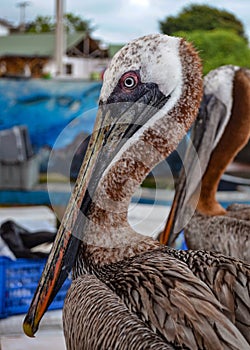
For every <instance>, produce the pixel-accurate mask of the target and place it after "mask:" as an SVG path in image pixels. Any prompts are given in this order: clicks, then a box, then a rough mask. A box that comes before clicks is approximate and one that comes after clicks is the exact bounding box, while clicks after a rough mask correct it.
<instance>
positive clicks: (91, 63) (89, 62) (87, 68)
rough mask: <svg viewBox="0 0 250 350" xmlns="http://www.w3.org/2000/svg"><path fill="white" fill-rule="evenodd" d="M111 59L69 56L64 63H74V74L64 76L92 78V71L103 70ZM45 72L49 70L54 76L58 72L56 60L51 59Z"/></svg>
mask: <svg viewBox="0 0 250 350" xmlns="http://www.w3.org/2000/svg"><path fill="white" fill-rule="evenodd" d="M109 61H110V60H109V59H100V58H95V59H94V58H77V57H67V56H65V57H64V58H63V65H64V66H65V65H66V64H70V65H72V74H71V75H66V74H64V75H63V77H68V78H74V79H87V80H88V79H90V76H91V73H93V72H100V74H101V72H103V71H104V69H105V68H106V67H107V65H108V64H109ZM44 72H46V73H47V72H49V73H50V74H51V75H52V77H54V76H55V74H56V66H55V62H54V61H50V62H49V63H48V64H47V65H46V66H45V67H44Z"/></svg>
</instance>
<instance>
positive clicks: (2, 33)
mask: <svg viewBox="0 0 250 350" xmlns="http://www.w3.org/2000/svg"><path fill="white" fill-rule="evenodd" d="M9 32H10V31H9V29H8V28H6V27H5V26H3V25H2V24H0V36H5V35H8V34H9Z"/></svg>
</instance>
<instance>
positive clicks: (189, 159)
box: [160, 66, 250, 262]
mask: <svg viewBox="0 0 250 350" xmlns="http://www.w3.org/2000/svg"><path fill="white" fill-rule="evenodd" d="M249 137H250V71H249V70H247V69H244V68H240V67H236V66H222V67H220V68H218V69H215V70H213V71H211V72H210V73H209V74H208V75H207V76H206V77H205V79H204V96H203V101H202V104H201V108H200V112H199V115H198V118H197V119H196V122H195V125H194V128H193V134H192V142H193V145H194V148H192V147H190V148H189V149H188V151H187V155H186V158H185V161H184V164H185V165H184V168H183V171H182V173H181V175H180V179H179V181H178V184H177V188H176V194H175V198H174V201H173V204H172V208H171V211H170V214H169V217H168V220H167V224H166V227H165V229H164V231H163V233H162V234H161V237H160V241H161V243H164V244H166V243H167V244H168V245H173V243H174V240H175V239H176V237H177V236H178V233H179V232H180V230H181V229H182V228H183V227H184V226H185V229H184V233H185V239H186V242H187V246H188V248H189V249H206V250H212V251H217V252H221V253H223V254H225V255H230V256H233V257H236V258H240V259H244V260H246V261H248V262H250V241H249V239H250V206H249V205H244V204H235V205H230V206H229V207H228V208H227V210H225V209H224V208H223V207H222V206H221V205H220V204H219V203H218V201H217V200H216V192H217V188H218V185H219V181H220V178H221V176H222V174H223V173H224V171H225V169H226V167H227V166H228V164H229V163H230V162H231V161H232V160H233V159H234V157H235V156H236V154H237V153H238V152H239V151H240V150H241V149H242V148H243V147H244V146H245V145H246V143H247V142H248V140H249ZM197 155H198V158H197ZM198 163H199V164H201V173H199V172H198V167H197V164H198ZM199 175H201V176H199ZM196 205H197V207H196V210H195V213H194V215H193V212H194V209H195V206H196ZM190 218H191V219H190Z"/></svg>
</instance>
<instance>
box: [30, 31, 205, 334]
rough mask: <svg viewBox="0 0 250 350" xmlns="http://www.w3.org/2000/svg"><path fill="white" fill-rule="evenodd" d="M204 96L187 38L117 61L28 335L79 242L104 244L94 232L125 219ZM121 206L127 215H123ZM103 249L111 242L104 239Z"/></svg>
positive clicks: (154, 41) (136, 46) (127, 49)
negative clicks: (140, 186) (135, 193)
mask: <svg viewBox="0 0 250 350" xmlns="http://www.w3.org/2000/svg"><path fill="white" fill-rule="evenodd" d="M201 96H202V77H201V63H200V59H199V57H198V55H197V53H196V52H195V50H194V48H193V47H192V45H191V44H189V43H187V42H186V41H185V40H184V39H182V38H177V37H169V36H167V35H162V34H155V35H148V36H144V37H142V38H139V39H137V40H134V41H132V42H130V43H129V44H127V45H126V46H124V47H123V48H122V49H121V50H120V51H119V52H118V53H117V54H116V55H115V56H114V58H113V59H112V61H111V63H110V66H109V68H108V69H107V70H106V72H105V75H104V82H103V87H102V90H101V93H100V99H99V108H98V112H97V118H96V122H95V126H94V130H93V134H92V137H91V140H90V142H89V145H88V149H87V152H86V155H85V159H84V161H83V164H82V167H81V170H80V172H79V176H78V179H77V181H76V185H75V188H74V191H73V193H72V196H71V199H70V202H69V204H68V207H67V209H66V212H65V215H64V218H63V220H62V223H61V226H60V228H59V230H58V234H57V237H56V240H55V242H54V245H53V248H52V250H51V253H50V256H49V258H48V261H47V264H46V266H45V268H44V271H43V274H42V277H41V279H40V282H39V285H38V287H37V290H36V293H35V295H34V298H33V300H32V303H31V306H30V309H29V311H28V314H27V316H26V318H25V321H24V331H25V333H26V334H27V335H29V336H33V335H34V333H35V332H36V331H37V329H38V325H39V322H40V320H41V318H42V316H43V314H44V313H45V311H46V310H47V308H48V306H49V304H50V303H51V301H52V300H53V298H54V296H55V294H56V292H57V291H58V290H59V288H60V286H61V285H62V283H63V281H64V280H65V278H66V277H67V276H68V274H69V272H70V270H71V268H72V266H73V265H74V264H75V259H76V256H77V253H78V249H79V246H80V243H81V242H82V241H84V242H87V244H93V245H98V244H99V243H100V242H99V239H100V240H102V237H101V235H100V236H99V238H98V239H97V238H96V236H95V232H97V231H98V230H99V231H98V232H99V233H100V232H101V233H102V234H103V236H104V234H105V232H107V230H115V229H117V227H118V221H119V220H120V221H123V220H125V216H126V213H125V214H124V207H126V205H128V200H129V199H130V196H131V194H132V192H133V190H134V189H135V186H136V185H138V184H139V183H140V182H141V181H143V179H144V177H145V176H146V175H147V173H148V172H149V171H150V169H151V168H152V167H153V166H154V165H156V164H157V163H158V162H159V161H161V160H162V159H164V158H165V157H166V156H167V155H168V154H170V153H171V152H172V151H173V150H174V149H175V148H176V146H177V145H178V143H179V141H180V140H181V139H182V138H183V136H184V135H185V133H186V132H187V130H188V129H189V127H190V126H191V124H192V122H193V120H194V119H195V116H196V114H197V111H198V107H199V104H200V99H201ZM107 197H109V201H108V202H106V199H107ZM109 206H110V207H112V208H111V209H110V208H109ZM118 207H119V213H122V214H119V213H118V214H116V212H115V211H116V208H118ZM121 207H123V210H121ZM109 209H110V210H109ZM97 240H98V242H97ZM105 242H106V243H105ZM102 244H103V245H105V244H110V242H109V241H107V240H106V241H105V240H104V239H103V241H102ZM112 244H113V245H115V242H113V243H112Z"/></svg>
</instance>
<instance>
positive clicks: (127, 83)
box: [121, 72, 139, 90]
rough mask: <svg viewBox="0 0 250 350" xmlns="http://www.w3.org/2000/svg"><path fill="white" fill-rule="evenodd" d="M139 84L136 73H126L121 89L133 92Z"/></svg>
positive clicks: (122, 78) (122, 79)
mask: <svg viewBox="0 0 250 350" xmlns="http://www.w3.org/2000/svg"><path fill="white" fill-rule="evenodd" d="M138 83H139V77H138V75H137V74H136V73H135V72H128V73H125V74H124V75H123V76H122V77H121V87H122V88H123V89H125V90H133V89H134V88H135V87H136V86H137V85H138Z"/></svg>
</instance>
